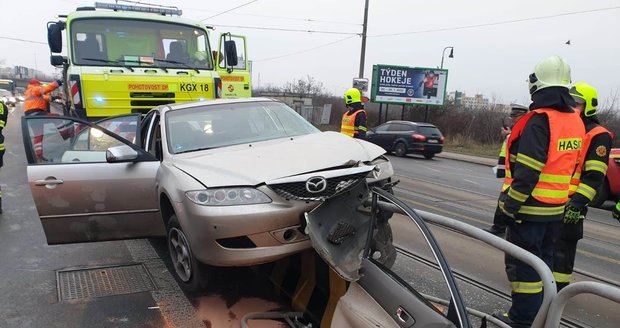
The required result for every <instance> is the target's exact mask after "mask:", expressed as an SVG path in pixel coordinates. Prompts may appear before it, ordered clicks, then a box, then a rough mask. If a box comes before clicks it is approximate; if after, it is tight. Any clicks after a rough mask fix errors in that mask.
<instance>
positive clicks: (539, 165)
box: [517, 153, 545, 171]
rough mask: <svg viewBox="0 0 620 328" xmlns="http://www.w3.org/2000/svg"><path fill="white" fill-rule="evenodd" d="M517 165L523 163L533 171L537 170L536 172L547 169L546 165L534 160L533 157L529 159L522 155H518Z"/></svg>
mask: <svg viewBox="0 0 620 328" xmlns="http://www.w3.org/2000/svg"><path fill="white" fill-rule="evenodd" d="M517 163H521V164H523V165H525V166H527V167H529V168H531V169H532V170H536V171H542V169H543V167H545V163H542V162H540V161H537V160H535V159H533V158H532V157H529V156H527V155H525V154H522V153H518V154H517Z"/></svg>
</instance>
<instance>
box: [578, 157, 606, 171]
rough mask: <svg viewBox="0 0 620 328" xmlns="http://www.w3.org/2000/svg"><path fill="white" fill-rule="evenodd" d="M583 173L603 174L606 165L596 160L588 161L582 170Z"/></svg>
mask: <svg viewBox="0 0 620 328" xmlns="http://www.w3.org/2000/svg"><path fill="white" fill-rule="evenodd" d="M583 170H584V171H599V172H601V173H603V174H606V173H607V164H605V163H603V162H601V161H597V160H589V161H586V165H585V166H584V168H583Z"/></svg>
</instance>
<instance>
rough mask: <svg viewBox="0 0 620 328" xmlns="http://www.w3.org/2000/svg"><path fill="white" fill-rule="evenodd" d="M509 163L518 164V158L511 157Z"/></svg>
mask: <svg viewBox="0 0 620 328" xmlns="http://www.w3.org/2000/svg"><path fill="white" fill-rule="evenodd" d="M508 161H509V162H510V163H516V162H517V158H516V156H510V159H509V160H508Z"/></svg>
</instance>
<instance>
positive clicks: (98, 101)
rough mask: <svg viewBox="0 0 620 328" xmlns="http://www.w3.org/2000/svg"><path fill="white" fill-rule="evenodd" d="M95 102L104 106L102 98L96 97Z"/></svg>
mask: <svg viewBox="0 0 620 328" xmlns="http://www.w3.org/2000/svg"><path fill="white" fill-rule="evenodd" d="M95 102H96V103H97V104H99V105H103V104H105V99H103V97H101V96H97V97H95Z"/></svg>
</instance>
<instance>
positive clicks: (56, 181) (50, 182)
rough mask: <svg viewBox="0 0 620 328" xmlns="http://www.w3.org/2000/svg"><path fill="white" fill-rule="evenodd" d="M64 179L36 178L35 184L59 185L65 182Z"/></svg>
mask: <svg viewBox="0 0 620 328" xmlns="http://www.w3.org/2000/svg"><path fill="white" fill-rule="evenodd" d="M63 183H64V181H62V180H59V179H53V178H48V179H45V180H35V181H34V185H35V186H46V185H59V184H63Z"/></svg>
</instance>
